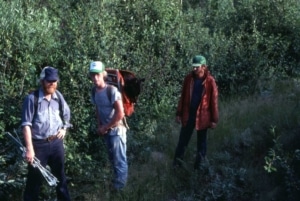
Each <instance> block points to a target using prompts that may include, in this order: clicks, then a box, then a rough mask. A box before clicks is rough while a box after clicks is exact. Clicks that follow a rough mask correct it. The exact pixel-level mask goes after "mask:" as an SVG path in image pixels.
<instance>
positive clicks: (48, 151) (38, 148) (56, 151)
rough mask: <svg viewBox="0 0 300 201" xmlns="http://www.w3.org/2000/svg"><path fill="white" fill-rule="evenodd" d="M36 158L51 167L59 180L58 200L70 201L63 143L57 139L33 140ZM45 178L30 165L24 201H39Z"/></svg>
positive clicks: (57, 187)
mask: <svg viewBox="0 0 300 201" xmlns="http://www.w3.org/2000/svg"><path fill="white" fill-rule="evenodd" d="M32 143H33V147H34V151H35V157H36V158H38V159H39V160H40V163H41V165H43V166H44V167H45V166H46V165H49V167H50V168H51V172H52V174H53V175H54V176H55V177H56V178H57V179H58V181H59V182H58V184H57V186H56V195H57V200H64V201H70V200H71V199H70V196H69V192H68V187H67V181H66V176H65V172H64V161H65V158H64V154H65V153H64V146H63V141H62V140H59V139H55V140H53V141H51V142H47V141H46V140H33V142H32ZM43 179H44V178H43V176H42V174H41V173H40V171H39V169H38V168H34V167H33V166H32V165H28V175H27V181H26V187H25V192H24V201H37V200H38V196H39V192H40V187H41V185H42V182H43Z"/></svg>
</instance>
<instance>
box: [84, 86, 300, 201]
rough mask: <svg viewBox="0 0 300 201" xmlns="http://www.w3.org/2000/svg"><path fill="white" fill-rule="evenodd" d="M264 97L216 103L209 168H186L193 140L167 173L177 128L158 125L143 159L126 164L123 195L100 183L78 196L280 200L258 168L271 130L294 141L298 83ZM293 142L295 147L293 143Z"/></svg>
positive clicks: (274, 184) (276, 185)
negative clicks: (178, 166)
mask: <svg viewBox="0 0 300 201" xmlns="http://www.w3.org/2000/svg"><path fill="white" fill-rule="evenodd" d="M269 92H270V93H268V95H265V94H258V95H255V96H251V97H247V98H244V99H239V100H236V99H234V100H227V101H226V102H225V101H222V100H220V122H219V125H218V127H217V128H216V129H214V130H210V131H209V137H208V161H209V163H208V164H203V166H202V168H201V170H200V171H194V170H193V165H192V164H193V160H194V154H195V150H196V141H195V140H196V137H195V136H196V135H193V137H192V139H191V142H190V144H189V146H188V150H187V152H186V155H185V159H184V161H185V165H184V167H183V168H181V169H179V170H178V169H177V170H174V169H172V166H171V164H172V159H173V154H174V150H175V146H176V143H177V140H178V135H179V129H180V126H179V125H177V124H176V123H175V122H174V121H173V119H172V118H171V119H170V120H169V121H167V122H161V124H163V125H164V129H162V130H163V133H162V130H159V131H158V132H157V133H156V139H154V141H155V143H154V144H155V145H154V146H153V147H152V148H151V151H149V154H148V155H147V156H144V157H145V158H146V160H144V162H141V161H131V165H130V167H129V181H128V185H127V187H126V188H125V189H124V191H123V192H121V193H119V194H112V193H109V191H108V188H106V187H103V185H101V184H100V186H102V187H100V186H98V187H97V188H93V190H90V191H87V192H85V193H84V198H85V200H99V198H101V200H145V201H146V200H149V201H150V200H151V201H152V200H158V201H160V200H161V201H165V200H167V201H168V200H169V201H175V200H178V201H179V200H180V201H185V200H186V201H190V200H280V199H282V197H283V195H284V194H285V193H286V192H285V187H284V185H283V184H280V182H279V181H278V177H279V176H278V175H277V176H276V177H273V176H272V175H270V174H268V173H267V172H266V171H265V170H264V168H263V166H264V163H265V156H266V155H267V153H268V150H269V149H270V148H271V147H272V146H273V139H274V137H275V136H274V135H273V134H272V133H271V132H270V129H271V128H275V130H276V132H277V134H278V135H283V136H285V137H283V138H282V139H283V140H282V143H290V142H293V139H299V137H298V138H297V137H296V136H297V135H296V132H295V131H297V129H298V130H299V125H300V124H299V123H300V114H299V112H297V111H298V110H299V98H298V97H300V88H299V83H297V82H289V83H287V82H284V83H282V82H278V83H276V84H275V85H274V87H273V88H272V89H270V91H269ZM294 143H297V146H298V147H299V141H298V142H294ZM279 180H280V179H279ZM104 186H105V185H104ZM82 198H83V197H81V199H82ZM289 200H292V198H290V199H289Z"/></svg>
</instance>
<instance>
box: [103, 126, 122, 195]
mask: <svg viewBox="0 0 300 201" xmlns="http://www.w3.org/2000/svg"><path fill="white" fill-rule="evenodd" d="M104 140H105V144H106V147H107V150H108V157H109V160H110V162H111V164H112V166H113V170H114V179H113V187H114V188H115V189H116V190H120V189H122V188H123V187H124V186H125V185H126V182H127V177H128V165H127V157H126V149H127V147H126V132H125V133H124V132H123V133H121V134H120V135H105V137H104Z"/></svg>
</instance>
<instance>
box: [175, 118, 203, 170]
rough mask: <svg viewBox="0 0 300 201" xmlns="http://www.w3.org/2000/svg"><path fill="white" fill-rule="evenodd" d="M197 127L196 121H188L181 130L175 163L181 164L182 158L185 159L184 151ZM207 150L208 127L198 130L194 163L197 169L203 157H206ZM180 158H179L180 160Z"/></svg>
mask: <svg viewBox="0 0 300 201" xmlns="http://www.w3.org/2000/svg"><path fill="white" fill-rule="evenodd" d="M194 128H195V123H194V121H188V123H187V125H186V126H182V127H181V130H180V135H179V140H178V144H177V147H176V150H175V157H174V161H173V165H174V166H177V165H180V160H183V156H184V152H185V150H186V148H187V146H188V143H189V141H190V139H191V136H192V134H193V131H194ZM206 150H207V129H203V130H197V154H196V159H195V163H194V168H195V169H197V168H198V166H199V165H200V163H201V161H202V159H203V158H205V157H206ZM178 159H179V160H178Z"/></svg>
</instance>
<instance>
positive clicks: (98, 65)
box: [90, 61, 105, 73]
mask: <svg viewBox="0 0 300 201" xmlns="http://www.w3.org/2000/svg"><path fill="white" fill-rule="evenodd" d="M104 71H105V66H104V64H103V63H102V62H101V61H93V62H92V63H91V64H90V73H102V72H104Z"/></svg>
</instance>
